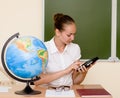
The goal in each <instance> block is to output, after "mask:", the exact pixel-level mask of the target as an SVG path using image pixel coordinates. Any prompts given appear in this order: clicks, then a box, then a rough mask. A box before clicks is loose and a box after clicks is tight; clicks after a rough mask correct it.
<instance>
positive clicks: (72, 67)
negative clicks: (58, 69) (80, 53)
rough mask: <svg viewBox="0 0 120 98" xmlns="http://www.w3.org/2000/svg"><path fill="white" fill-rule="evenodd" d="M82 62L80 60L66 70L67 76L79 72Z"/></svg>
mask: <svg viewBox="0 0 120 98" xmlns="http://www.w3.org/2000/svg"><path fill="white" fill-rule="evenodd" d="M80 64H81V62H80V61H79V60H77V61H75V62H73V63H72V64H71V65H70V66H69V67H68V68H66V69H65V70H66V74H69V73H71V72H72V71H74V70H77V69H78V68H79V66H80Z"/></svg>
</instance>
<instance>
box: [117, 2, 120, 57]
mask: <svg viewBox="0 0 120 98" xmlns="http://www.w3.org/2000/svg"><path fill="white" fill-rule="evenodd" d="M117 1H118V4H117V8H118V9H117V12H118V13H117V57H118V58H119V59H120V0H117Z"/></svg>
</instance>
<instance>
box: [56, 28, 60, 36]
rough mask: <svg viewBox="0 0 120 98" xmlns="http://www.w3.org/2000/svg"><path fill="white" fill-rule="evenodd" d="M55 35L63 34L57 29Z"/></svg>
mask: <svg viewBox="0 0 120 98" xmlns="http://www.w3.org/2000/svg"><path fill="white" fill-rule="evenodd" d="M55 33H56V36H58V37H59V36H60V34H61V32H60V30H58V29H55Z"/></svg>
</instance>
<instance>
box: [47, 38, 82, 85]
mask: <svg viewBox="0 0 120 98" xmlns="http://www.w3.org/2000/svg"><path fill="white" fill-rule="evenodd" d="M45 45H46V47H47V50H48V64H47V67H46V73H53V72H57V71H61V70H64V69H65V68H67V67H68V66H70V65H71V64H72V63H73V62H74V61H76V60H78V59H80V57H81V51H80V47H79V46H78V45H77V44H75V43H70V44H68V45H67V46H66V47H65V49H64V51H63V52H62V53H60V52H59V51H58V49H57V47H56V45H55V43H54V38H52V39H51V40H50V41H47V42H45ZM72 84H73V81H72V73H70V74H68V75H65V76H63V77H61V78H59V79H57V80H54V81H52V82H51V83H50V85H54V86H55V85H57V86H60V85H69V86H70V85H72Z"/></svg>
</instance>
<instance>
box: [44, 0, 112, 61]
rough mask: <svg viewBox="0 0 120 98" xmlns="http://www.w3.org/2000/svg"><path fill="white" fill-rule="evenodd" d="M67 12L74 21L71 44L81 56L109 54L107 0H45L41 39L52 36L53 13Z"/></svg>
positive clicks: (107, 56) (108, 12) (109, 0)
mask: <svg viewBox="0 0 120 98" xmlns="http://www.w3.org/2000/svg"><path fill="white" fill-rule="evenodd" d="M55 13H63V14H67V15H70V16H71V17H72V18H73V19H74V20H75V22H76V25H77V34H76V37H75V41H74V42H75V43H77V44H79V46H80V48H81V54H82V59H89V58H92V57H95V56H98V57H99V58H100V59H108V58H109V57H110V55H111V49H110V48H111V0H45V38H44V39H45V41H47V40H50V39H51V38H52V37H53V35H54V31H53V15H54V14H55Z"/></svg>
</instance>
